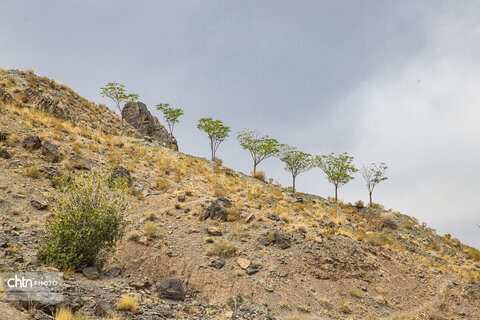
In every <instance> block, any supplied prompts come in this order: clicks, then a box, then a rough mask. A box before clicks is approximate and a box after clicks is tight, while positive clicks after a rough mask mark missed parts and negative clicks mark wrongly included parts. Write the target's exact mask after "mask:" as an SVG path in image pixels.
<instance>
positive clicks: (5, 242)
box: [0, 239, 8, 248]
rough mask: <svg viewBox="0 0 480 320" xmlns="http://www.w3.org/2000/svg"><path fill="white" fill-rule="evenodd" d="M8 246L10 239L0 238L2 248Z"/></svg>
mask: <svg viewBox="0 0 480 320" xmlns="http://www.w3.org/2000/svg"><path fill="white" fill-rule="evenodd" d="M6 247H8V241H7V240H5V239H0V248H6Z"/></svg>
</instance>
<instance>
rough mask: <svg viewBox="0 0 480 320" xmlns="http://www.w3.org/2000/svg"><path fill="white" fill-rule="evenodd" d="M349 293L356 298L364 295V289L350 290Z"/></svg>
mask: <svg viewBox="0 0 480 320" xmlns="http://www.w3.org/2000/svg"><path fill="white" fill-rule="evenodd" d="M348 294H349V295H350V296H351V297H356V298H359V297H361V296H362V291H360V290H350V291H349V292H348Z"/></svg>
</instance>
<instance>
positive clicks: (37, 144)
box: [22, 136, 42, 150]
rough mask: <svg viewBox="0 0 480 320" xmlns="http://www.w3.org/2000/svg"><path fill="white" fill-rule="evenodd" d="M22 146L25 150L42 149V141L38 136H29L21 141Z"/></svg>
mask: <svg viewBox="0 0 480 320" xmlns="http://www.w3.org/2000/svg"><path fill="white" fill-rule="evenodd" d="M22 144H23V147H24V148H25V149H27V150H37V149H40V148H41V147H42V140H41V139H40V138H39V137H38V136H29V137H26V138H25V139H23V143H22Z"/></svg>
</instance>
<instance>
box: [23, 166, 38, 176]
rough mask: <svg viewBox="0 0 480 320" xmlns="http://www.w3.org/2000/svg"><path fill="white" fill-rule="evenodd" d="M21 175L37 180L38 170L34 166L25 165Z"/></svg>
mask: <svg viewBox="0 0 480 320" xmlns="http://www.w3.org/2000/svg"><path fill="white" fill-rule="evenodd" d="M22 175H23V176H26V177H30V178H33V179H37V178H38V176H39V170H38V168H37V167H35V166H34V165H27V166H25V167H24V168H23V170H22Z"/></svg>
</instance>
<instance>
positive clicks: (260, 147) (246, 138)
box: [237, 129, 281, 180]
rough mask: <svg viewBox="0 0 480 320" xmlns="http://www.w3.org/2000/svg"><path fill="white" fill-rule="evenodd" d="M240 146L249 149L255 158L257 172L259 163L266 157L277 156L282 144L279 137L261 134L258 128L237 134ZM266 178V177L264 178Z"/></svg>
mask: <svg viewBox="0 0 480 320" xmlns="http://www.w3.org/2000/svg"><path fill="white" fill-rule="evenodd" d="M237 140H238V142H239V143H240V146H241V147H242V148H243V149H245V150H248V151H249V152H250V155H251V156H252V159H253V174H252V176H255V175H256V173H257V165H258V164H259V163H260V162H262V161H263V160H265V159H268V158H270V157H274V156H277V155H278V154H279V152H280V148H281V145H280V144H279V143H278V141H277V139H273V138H270V137H269V136H268V135H266V136H260V133H259V132H258V131H256V130H250V129H246V130H244V131H241V132H239V133H238V135H237ZM262 180H265V179H262Z"/></svg>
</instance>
